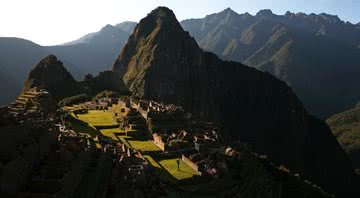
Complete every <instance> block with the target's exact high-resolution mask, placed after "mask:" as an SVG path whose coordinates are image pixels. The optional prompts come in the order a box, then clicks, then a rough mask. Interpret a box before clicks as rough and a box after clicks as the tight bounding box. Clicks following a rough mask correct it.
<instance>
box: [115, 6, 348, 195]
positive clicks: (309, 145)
mask: <svg viewBox="0 0 360 198" xmlns="http://www.w3.org/2000/svg"><path fill="white" fill-rule="evenodd" d="M113 70H114V71H115V72H118V73H119V74H120V75H123V79H124V82H125V85H126V86H127V87H128V88H129V89H130V91H131V92H132V93H133V94H135V95H137V96H139V97H143V98H147V99H151V100H157V101H163V102H165V103H174V104H178V105H182V106H183V107H184V108H185V110H186V111H190V112H191V113H192V114H193V115H194V116H195V117H197V118H200V119H202V120H209V121H216V122H219V123H220V124H221V125H222V127H223V129H224V136H225V137H226V139H227V141H229V142H231V141H239V140H240V141H243V142H248V143H250V144H251V145H252V146H253V148H254V150H255V151H257V152H260V153H267V154H268V155H270V156H271V157H272V158H274V159H275V160H276V161H277V162H280V163H284V164H286V166H288V167H290V168H291V169H292V170H294V171H297V172H300V173H301V174H304V175H305V176H307V177H308V178H310V179H311V180H312V181H314V183H318V184H320V185H321V186H323V187H324V189H325V190H327V191H329V192H335V193H337V194H338V195H347V194H346V193H347V192H350V190H351V182H352V179H353V175H354V171H353V169H352V167H351V163H350V161H349V159H348V158H347V156H346V154H345V153H344V151H343V150H342V149H341V147H340V145H339V144H338V143H337V141H336V139H335V138H334V137H333V136H332V134H331V131H330V130H329V128H328V127H327V125H326V124H325V123H324V122H322V121H320V120H318V119H316V118H313V117H312V116H310V115H309V114H308V113H307V112H306V110H305V109H304V107H303V105H302V103H301V102H300V101H299V99H298V98H297V97H296V95H295V94H294V93H293V91H292V90H291V88H289V87H288V86H287V84H286V83H284V82H282V81H280V80H277V79H276V78H275V77H273V76H272V75H270V74H268V73H263V72H260V71H258V70H256V69H253V68H250V67H247V66H244V65H242V64H240V63H236V62H231V61H222V60H221V59H219V58H218V57H217V56H216V55H214V54H212V53H208V52H204V51H202V50H201V49H200V48H199V46H198V44H197V43H196V41H195V40H194V39H193V38H192V37H191V36H190V35H189V33H188V32H185V31H184V30H183V29H182V27H181V26H180V24H179V22H178V21H177V20H176V17H175V15H174V13H173V12H172V11H171V10H169V9H168V8H164V7H159V8H157V9H156V10H154V11H152V12H151V13H150V14H149V15H148V16H147V17H145V18H144V19H142V20H141V21H140V23H139V24H138V25H137V26H136V27H135V30H134V32H133V34H132V35H131V36H130V38H129V40H128V43H127V44H126V45H125V47H124V48H123V50H122V51H121V54H120V56H119V58H118V59H117V60H116V62H115V63H114V66H113ZM339 170H341V171H339ZM340 172H341V173H340Z"/></svg>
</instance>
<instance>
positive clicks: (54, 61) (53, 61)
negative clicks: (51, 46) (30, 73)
mask: <svg viewBox="0 0 360 198" xmlns="http://www.w3.org/2000/svg"><path fill="white" fill-rule="evenodd" d="M57 63H58V59H57V57H56V56H55V55H53V54H50V55H48V56H46V57H45V58H43V59H42V60H41V61H40V63H39V65H50V64H57Z"/></svg>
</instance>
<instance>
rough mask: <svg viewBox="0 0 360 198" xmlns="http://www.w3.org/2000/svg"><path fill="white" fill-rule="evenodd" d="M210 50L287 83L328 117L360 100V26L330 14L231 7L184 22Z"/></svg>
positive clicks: (315, 111) (308, 104) (309, 105)
mask: <svg viewBox="0 0 360 198" xmlns="http://www.w3.org/2000/svg"><path fill="white" fill-rule="evenodd" d="M181 25H182V27H183V28H184V29H185V30H186V31H189V32H190V34H191V35H192V36H194V38H195V39H196V41H197V42H198V43H199V45H200V47H201V48H203V49H204V50H206V51H211V52H214V53H215V54H217V55H219V56H220V57H221V58H223V59H226V60H233V61H238V62H242V63H244V64H246V65H249V66H252V67H255V68H257V69H260V70H262V71H267V72H270V73H271V74H273V75H274V76H276V77H277V78H279V79H281V80H283V81H285V82H287V83H288V84H289V85H290V86H291V87H292V88H293V89H294V91H295V93H297V94H298V96H299V97H300V99H301V101H303V102H304V104H305V107H306V108H307V109H308V110H309V111H310V112H311V113H313V114H315V115H317V116H319V117H321V118H326V117H328V116H330V115H332V114H334V113H336V112H339V111H343V110H345V109H348V108H350V107H351V106H353V105H354V104H355V103H356V101H358V100H360V94H359V92H357V91H356V90H358V89H359V88H360V87H359V86H360V79H359V78H358V76H359V74H360V68H359V67H358V65H360V51H359V50H358V49H356V47H357V46H358V45H359V43H360V29H359V28H356V25H353V24H351V23H345V22H343V21H341V20H340V19H339V17H337V16H333V15H329V14H325V13H322V14H319V15H316V14H310V15H307V14H304V13H296V14H295V13H291V12H287V13H286V14H285V15H275V14H273V13H272V12H271V10H261V11H259V12H258V13H257V14H256V15H255V16H252V15H250V14H249V13H245V14H238V13H236V12H235V11H233V10H231V9H230V8H228V9H226V10H224V11H222V12H220V13H216V14H211V15H208V16H206V17H205V18H201V19H189V20H184V21H182V22H181Z"/></svg>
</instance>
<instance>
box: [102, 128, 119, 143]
mask: <svg viewBox="0 0 360 198" xmlns="http://www.w3.org/2000/svg"><path fill="white" fill-rule="evenodd" d="M100 132H101V133H102V134H103V135H104V136H107V137H109V138H111V139H113V140H118V138H117V137H116V135H115V134H114V133H118V132H121V130H120V129H119V128H112V129H100Z"/></svg>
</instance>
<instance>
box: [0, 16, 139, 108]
mask: <svg viewBox="0 0 360 198" xmlns="http://www.w3.org/2000/svg"><path fill="white" fill-rule="evenodd" d="M134 24H136V23H135V22H124V23H120V24H118V25H116V26H111V25H107V26H105V27H103V28H102V29H101V30H100V31H98V32H95V33H91V34H88V35H86V36H84V37H82V38H80V39H78V40H76V41H72V42H69V43H66V44H63V45H59V46H49V47H46V46H40V45H37V44H35V43H33V42H31V41H28V40H24V39H19V38H5V37H0V67H1V69H2V71H1V73H0V76H1V78H0V90H1V91H2V92H1V93H2V94H1V96H0V105H4V104H7V103H10V102H11V101H12V100H14V99H15V97H16V96H17V95H19V93H20V92H21V89H22V85H23V83H24V79H25V78H26V74H27V73H28V72H29V71H30V69H31V66H33V65H35V64H36V63H37V62H39V61H40V60H41V59H42V58H43V57H45V56H47V55H49V54H55V55H56V56H58V57H59V58H60V59H61V60H63V62H64V63H65V65H67V69H68V70H69V72H70V73H71V74H72V75H74V77H75V79H77V80H79V79H82V78H84V76H85V75H86V74H88V73H91V74H97V73H99V72H102V71H104V70H107V69H110V67H111V65H112V63H113V62H114V60H115V59H116V57H117V55H118V53H119V52H120V49H121V48H122V46H123V45H125V42H126V41H127V39H128V37H129V35H130V33H131V32H129V31H132V28H133V27H134ZM9 85H11V86H9ZM8 87H11V89H8Z"/></svg>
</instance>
